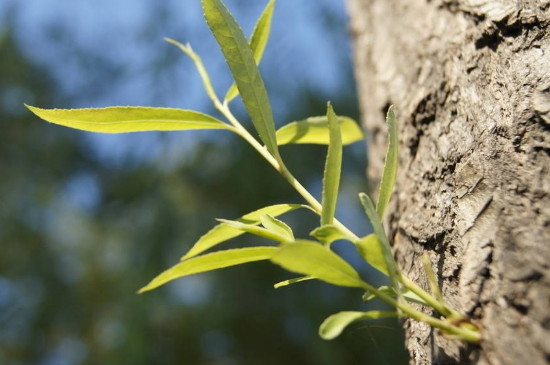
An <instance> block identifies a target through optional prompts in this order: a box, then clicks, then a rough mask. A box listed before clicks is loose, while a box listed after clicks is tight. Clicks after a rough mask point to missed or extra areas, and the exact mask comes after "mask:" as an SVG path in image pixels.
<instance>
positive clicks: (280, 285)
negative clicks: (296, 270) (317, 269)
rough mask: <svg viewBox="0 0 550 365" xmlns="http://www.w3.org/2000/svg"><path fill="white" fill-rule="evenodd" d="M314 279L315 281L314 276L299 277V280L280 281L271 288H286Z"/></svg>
mask: <svg viewBox="0 0 550 365" xmlns="http://www.w3.org/2000/svg"><path fill="white" fill-rule="evenodd" d="M314 279H317V278H316V277H314V276H300V277H299V278H294V279H288V280H284V281H280V282H278V283H277V284H275V285H273V287H274V288H275V289H279V288H282V287H283V286H288V285H292V284H296V283H301V282H302V281H308V280H314Z"/></svg>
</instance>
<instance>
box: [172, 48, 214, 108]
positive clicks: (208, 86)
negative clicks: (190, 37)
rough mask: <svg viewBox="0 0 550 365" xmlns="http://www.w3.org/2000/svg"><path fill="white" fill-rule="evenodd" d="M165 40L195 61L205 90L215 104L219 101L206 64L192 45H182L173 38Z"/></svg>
mask: <svg viewBox="0 0 550 365" xmlns="http://www.w3.org/2000/svg"><path fill="white" fill-rule="evenodd" d="M164 40H165V41H166V42H168V43H171V44H173V45H175V46H176V47H178V48H179V49H180V50H181V51H182V52H183V53H185V54H186V55H187V56H188V57H189V58H190V59H191V60H192V61H193V63H194V64H195V67H196V68H197V71H198V72H199V75H200V77H201V80H202V84H203V86H204V90H205V91H206V94H208V96H209V97H210V99H211V100H212V101H213V102H214V103H215V102H216V100H218V97H217V96H216V92H215V91H214V87H213V86H212V81H210V76H209V75H208V71H206V67H204V64H203V62H202V59H201V58H200V56H199V55H198V54H196V53H195V51H193V49H192V48H191V45H189V44H187V45H186V44H182V43H180V42H178V41H176V40H173V39H171V38H164Z"/></svg>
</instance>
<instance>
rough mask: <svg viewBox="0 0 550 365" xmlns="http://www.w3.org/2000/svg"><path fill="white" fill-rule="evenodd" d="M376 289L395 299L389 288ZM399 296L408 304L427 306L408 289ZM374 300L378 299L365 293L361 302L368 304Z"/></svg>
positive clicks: (394, 294)
mask: <svg viewBox="0 0 550 365" xmlns="http://www.w3.org/2000/svg"><path fill="white" fill-rule="evenodd" d="M377 289H378V290H379V291H381V292H382V293H385V294H388V295H390V296H391V297H393V298H395V297H397V294H396V293H395V289H394V288H393V287H391V286H386V285H383V286H381V287H378V288H377ZM401 295H402V296H403V298H404V299H405V300H407V301H408V302H411V303H416V304H421V305H425V306H429V304H428V303H426V302H425V301H424V299H422V298H420V297H419V296H418V295H416V294H415V293H414V292H412V291H410V290H409V289H405V290H402V291H401ZM375 298H378V297H377V296H376V295H374V294H371V293H369V292H366V293H365V294H364V295H363V301H364V302H368V301H369V300H372V299H375Z"/></svg>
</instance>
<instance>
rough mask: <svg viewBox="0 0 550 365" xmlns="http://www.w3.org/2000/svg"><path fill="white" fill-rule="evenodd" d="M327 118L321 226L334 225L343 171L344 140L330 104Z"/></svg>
mask: <svg viewBox="0 0 550 365" xmlns="http://www.w3.org/2000/svg"><path fill="white" fill-rule="evenodd" d="M327 118H328V126H329V128H328V129H329V133H330V143H329V145H328V152H327V160H326V163H325V173H324V175H323V199H322V202H321V204H322V206H323V211H322V212H321V225H322V226H323V225H326V224H332V221H333V220H334V213H335V211H336V201H337V199H338V188H339V185H340V172H341V169H342V138H341V135H340V126H339V124H338V118H337V117H336V114H334V110H333V109H332V105H330V103H328V106H327Z"/></svg>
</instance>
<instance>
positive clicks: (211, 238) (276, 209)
mask: <svg viewBox="0 0 550 365" xmlns="http://www.w3.org/2000/svg"><path fill="white" fill-rule="evenodd" d="M300 208H307V209H310V208H309V207H308V206H307V205H301V204H277V205H271V206H268V207H265V208H262V209H258V210H256V211H254V212H251V213H248V214H245V215H243V216H242V217H241V218H239V219H237V220H238V221H239V222H241V223H246V224H254V225H258V224H260V217H261V216H262V215H263V214H269V215H271V216H272V217H278V216H279V215H282V214H285V213H288V212H291V211H293V210H296V209H300ZM243 233H244V232H243V231H241V230H238V229H235V228H233V227H230V226H228V225H227V224H225V223H220V224H218V225H217V226H215V227H214V228H212V229H211V230H210V231H208V232H207V233H206V234H204V235H203V236H202V237H201V238H199V240H198V241H197V242H196V243H195V244H194V245H193V247H192V248H191V249H190V250H189V251H188V252H187V253H186V254H185V255H184V256H183V257H182V258H181V259H182V260H186V259H189V258H191V257H193V256H197V255H199V254H201V253H202V252H204V251H206V250H208V249H211V248H212V247H214V246H216V245H218V244H220V243H222V242H225V241H227V240H230V239H232V238H235V237H237V236H240V235H241V234H243Z"/></svg>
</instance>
